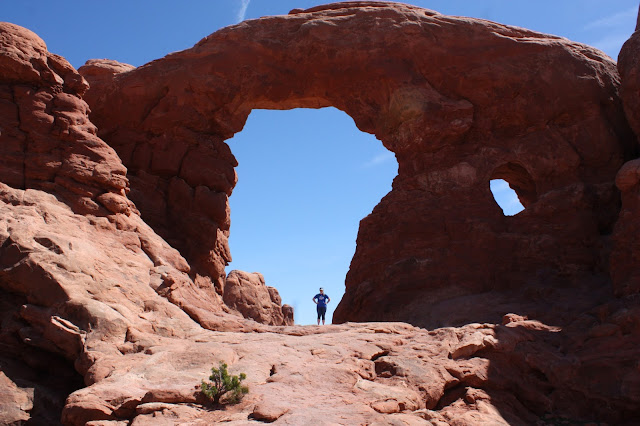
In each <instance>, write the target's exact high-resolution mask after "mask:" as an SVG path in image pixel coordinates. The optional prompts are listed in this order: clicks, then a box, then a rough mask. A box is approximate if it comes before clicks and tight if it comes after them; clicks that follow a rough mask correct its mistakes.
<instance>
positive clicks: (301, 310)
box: [226, 108, 398, 324]
mask: <svg viewBox="0 0 640 426" xmlns="http://www.w3.org/2000/svg"><path fill="white" fill-rule="evenodd" d="M226 142H227V143H228V145H229V147H230V148H231V151H232V152H233V154H234V156H235V157H236V159H237V160H238V166H237V168H236V171H237V174H238V183H237V185H236V187H235V189H234V191H233V194H232V195H231V197H230V198H229V203H230V211H231V229H230V231H231V232H230V239H229V245H230V251H231V255H232V259H233V260H232V261H231V262H230V264H229V266H228V267H227V269H226V270H227V274H228V273H229V272H230V271H231V270H234V269H239V270H245V271H248V272H252V271H259V272H261V273H262V274H263V275H264V277H265V281H266V284H267V285H269V286H274V287H276V288H277V289H278V292H279V293H280V296H281V297H282V301H283V303H287V304H289V305H292V306H293V307H294V311H295V321H296V323H298V324H314V323H315V320H316V318H315V309H314V305H313V303H312V302H311V298H312V297H313V296H314V295H315V294H316V293H317V290H318V288H319V287H324V288H325V290H326V292H327V294H329V296H330V297H331V301H332V303H330V305H329V311H328V314H331V313H332V311H333V308H335V306H337V304H338V302H339V301H340V299H341V298H342V294H343V293H344V281H345V276H346V274H347V271H348V269H349V264H350V262H351V259H352V257H353V254H354V251H355V241H356V234H357V232H358V225H359V222H360V220H361V219H363V218H364V217H366V216H367V215H368V214H369V213H371V210H372V209H373V207H374V206H375V205H376V204H378V203H379V201H380V200H381V198H382V197H383V196H385V195H386V194H387V193H388V192H389V191H390V190H391V181H392V179H393V178H394V177H395V176H396V174H397V170H398V169H397V167H398V165H397V161H396V159H395V157H394V155H393V153H392V152H390V151H388V150H387V149H386V148H384V147H383V146H382V143H381V142H380V141H378V140H377V139H376V138H375V136H373V135H370V134H368V133H364V132H361V131H360V130H358V129H357V128H356V126H355V124H354V122H353V120H352V119H351V117H349V116H348V115H347V114H346V113H344V112H342V111H340V110H338V109H335V108H322V109H303V108H297V109H292V110H286V111H282V110H262V109H254V110H253V111H252V113H251V114H250V116H249V118H248V120H247V123H246V125H245V127H244V128H243V130H242V131H241V132H239V133H237V134H236V135H235V136H234V137H233V138H232V139H228V140H227V141H226ZM329 317H330V316H329ZM329 317H328V318H327V319H329Z"/></svg>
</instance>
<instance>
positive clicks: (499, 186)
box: [489, 179, 510, 192]
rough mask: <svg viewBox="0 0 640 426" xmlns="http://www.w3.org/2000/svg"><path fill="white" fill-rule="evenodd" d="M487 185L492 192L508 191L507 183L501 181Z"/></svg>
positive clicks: (494, 181) (493, 181)
mask: <svg viewBox="0 0 640 426" xmlns="http://www.w3.org/2000/svg"><path fill="white" fill-rule="evenodd" d="M489 185H490V186H491V191H492V192H496V191H505V190H509V189H510V188H509V184H508V183H507V181H506V180H503V179H494V180H492V181H490V182H489Z"/></svg>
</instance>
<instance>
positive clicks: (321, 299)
mask: <svg viewBox="0 0 640 426" xmlns="http://www.w3.org/2000/svg"><path fill="white" fill-rule="evenodd" d="M313 299H314V300H317V301H318V307H320V308H326V307H327V301H328V300H329V296H327V295H326V294H322V293H318V294H316V295H315V296H313Z"/></svg>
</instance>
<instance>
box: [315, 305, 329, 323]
mask: <svg viewBox="0 0 640 426" xmlns="http://www.w3.org/2000/svg"><path fill="white" fill-rule="evenodd" d="M316 309H317V310H318V319H321V318H322V321H324V314H326V313H327V307H326V306H318V307H316Z"/></svg>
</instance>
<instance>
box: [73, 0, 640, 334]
mask: <svg viewBox="0 0 640 426" xmlns="http://www.w3.org/2000/svg"><path fill="white" fill-rule="evenodd" d="M434 40H437V42H434ZM416 52H420V54H416ZM345 64H348V66H346V65H345ZM92 66H95V62H93V63H92ZM336 70H341V71H340V72H337V71H336ZM116 71H118V70H114V72H116ZM81 72H83V70H82V69H81ZM85 76H86V77H87V78H88V79H89V81H90V82H91V84H92V88H91V90H89V92H88V94H87V99H88V101H89V103H90V104H91V105H92V109H93V113H92V116H91V117H92V119H93V120H95V122H96V123H97V124H98V127H99V129H100V135H101V136H102V137H103V138H104V139H105V140H106V141H107V142H108V143H109V144H110V145H111V146H113V147H114V148H115V149H116V150H117V151H118V153H119V155H120V156H121V158H122V159H123V162H124V164H125V165H126V166H127V167H128V169H129V171H130V173H129V179H130V181H131V185H132V192H131V197H132V199H133V200H134V201H135V202H136V204H137V206H138V207H139V208H140V209H141V211H142V212H143V214H144V215H145V217H147V218H148V220H149V223H150V224H151V225H152V226H153V227H154V229H156V230H157V231H158V232H159V233H160V234H161V235H163V236H164V237H165V238H167V240H168V241H170V242H171V243H172V244H175V245H176V247H178V248H179V249H180V250H181V253H183V254H184V255H185V256H186V257H187V258H188V259H190V261H192V266H194V267H195V268H196V270H198V271H202V270H205V271H207V272H208V273H209V274H210V275H211V276H212V277H213V278H214V279H215V280H216V281H217V285H219V286H222V283H223V276H224V275H223V274H224V269H223V267H224V265H225V263H226V262H228V261H229V259H230V254H229V251H228V247H227V236H228V232H229V211H228V203H227V202H226V200H227V196H228V195H229V194H231V191H232V189H233V186H234V184H235V181H236V177H235V174H234V171H233V167H234V166H235V165H236V162H235V160H234V158H233V155H232V154H231V153H230V151H229V148H228V147H227V145H226V144H225V143H224V142H223V141H224V140H225V139H227V138H229V137H231V136H232V135H233V134H234V133H236V132H238V131H240V130H241V129H242V126H243V124H244V122H245V120H246V118H247V116H248V114H249V112H250V111H251V109H253V108H273V109H288V108H295V107H308V108H320V107H325V106H334V107H336V108H338V109H341V110H343V111H345V112H346V113H347V114H349V115H350V116H351V117H353V119H354V120H355V123H356V125H357V126H358V127H359V128H360V129H361V130H363V131H366V132H370V133H373V134H375V135H376V137H377V138H378V139H380V140H381V141H382V143H383V144H384V145H385V147H387V148H388V149H390V150H391V151H393V152H394V153H395V154H396V158H397V160H398V163H399V172H398V173H399V174H398V176H397V177H396V179H395V180H394V184H393V190H392V191H391V192H390V193H389V194H388V195H387V196H386V197H385V198H384V199H383V200H382V201H381V202H380V204H379V205H378V206H377V207H376V208H375V209H374V211H373V212H372V214H371V215H369V216H368V217H366V218H364V219H363V220H362V222H361V225H360V230H359V234H358V246H357V251H356V254H355V256H354V258H353V261H352V263H351V268H350V271H349V274H348V276H347V280H346V294H345V297H344V299H343V301H342V302H341V304H340V305H339V306H338V308H337V309H336V312H335V314H334V320H335V321H338V322H340V321H349V320H358V321H361V320H404V321H409V322H412V323H414V324H420V325H424V326H435V325H445V324H454V323H458V324H461V323H464V322H465V321H468V320H474V319H478V318H480V319H482V320H491V321H497V320H499V318H500V317H501V315H502V314H504V313H505V311H503V310H502V309H500V308H494V307H492V306H485V305H483V304H480V303H478V301H477V300H476V301H475V302H470V303H468V305H469V306H471V307H473V309H470V310H467V311H465V314H466V315H461V316H460V318H459V321H456V322H452V321H451V319H450V318H448V317H447V316H443V315H441V312H442V311H443V310H446V311H451V310H454V311H456V312H462V311H463V309H462V307H463V306H464V305H465V303H466V302H465V300H467V299H465V298H466V297H467V296H469V295H474V294H482V293H486V292H489V291H492V290H496V289H500V290H513V291H519V290H522V289H523V288H524V287H527V286H532V287H533V291H535V288H536V287H539V286H540V285H544V286H547V287H548V288H551V289H552V288H553V287H558V286H574V287H575V288H580V287H581V286H582V285H583V283H585V282H587V281H589V280H591V277H593V276H597V275H602V276H605V277H606V274H607V265H606V260H604V259H602V257H601V253H602V250H601V249H602V244H603V241H604V239H606V235H608V234H609V233H610V232H611V228H612V226H613V222H614V221H615V219H616V217H617V213H618V207H617V197H618V195H617V192H616V189H615V186H614V178H615V175H616V172H617V170H618V169H619V168H620V166H621V165H622V164H623V162H624V161H626V160H627V159H630V158H631V153H632V151H633V146H632V144H633V140H632V139H633V137H632V136H631V133H630V132H629V130H628V127H627V125H626V121H625V118H624V114H623V112H622V107H621V104H620V102H619V99H618V97H617V90H618V85H619V77H618V74H617V72H616V67H615V63H613V62H612V61H611V60H610V59H608V57H606V55H604V54H602V53H601V52H599V51H597V50H595V49H593V48H590V47H588V46H585V45H581V44H578V43H573V42H570V41H568V40H566V39H562V38H558V37H553V36H549V35H543V34H539V33H535V32H532V31H528V30H524V29H520V28H512V27H507V26H503V25H499V24H494V23H491V22H487V21H479V20H473V19H470V18H456V17H448V16H443V15H439V14H438V13H436V12H432V11H427V10H424V9H420V8H416V7H412V6H407V5H401V4H388V3H384V2H375V3H366V2H365V3H349V2H347V3H339V4H335V5H328V6H321V7H317V8H314V9H309V10H307V11H297V12H295V13H293V12H292V14H290V15H288V16H278V17H267V18H264V19H260V20H253V21H249V22H243V23H241V24H239V25H236V26H233V27H229V28H226V29H223V30H221V31H218V32H217V33H215V34H212V35H211V36H209V37H207V38H205V39H203V40H202V41H200V42H199V43H198V44H197V45H196V46H194V47H193V48H192V49H189V50H186V51H184V52H178V53H174V54H171V55H169V56H167V57H166V58H163V59H160V60H157V61H154V62H152V63H150V64H147V65H145V66H144V67H140V68H138V69H135V70H130V71H127V72H124V73H119V74H117V75H115V76H114V77H113V78H112V79H110V80H108V81H107V82H106V83H105V82H104V81H101V80H92V77H91V75H90V73H88V72H87V73H85ZM97 99H100V102H97V101H96V100H97ZM134 99H135V102H134ZM594 141H597V143H594ZM493 178H502V179H505V180H507V181H508V182H510V184H511V186H512V187H513V188H514V189H515V190H516V191H517V192H518V194H519V197H520V199H521V201H522V203H523V204H524V205H525V207H526V210H525V211H524V212H522V213H520V214H518V215H516V216H514V217H504V216H503V215H502V212H501V210H500V208H499V207H498V206H497V204H496V203H495V201H494V200H493V197H492V194H491V192H490V190H489V181H490V180H491V179H493ZM147 194H153V195H152V196H151V197H148V196H147ZM434 206H437V208H434ZM171 227H173V228H171ZM514 295H515V293H514ZM551 297H553V296H551ZM455 298H458V300H459V303H456V302H455V300H456V299H455ZM525 300H526V297H525ZM547 302H548V300H547ZM546 305H547V306H548V305H549V303H546ZM398 306H403V308H402V309H398ZM539 306H544V304H542V305H541V304H539Z"/></svg>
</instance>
